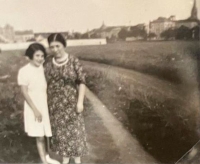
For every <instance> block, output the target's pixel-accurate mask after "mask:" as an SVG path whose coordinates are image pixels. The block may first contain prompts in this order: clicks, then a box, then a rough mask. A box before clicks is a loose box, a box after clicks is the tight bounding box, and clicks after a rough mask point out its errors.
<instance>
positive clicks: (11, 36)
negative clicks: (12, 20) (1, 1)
mask: <svg viewBox="0 0 200 164" xmlns="http://www.w3.org/2000/svg"><path fill="white" fill-rule="evenodd" d="M0 38H1V41H2V42H5V43H7V42H14V40H15V31H14V28H13V27H12V26H11V25H9V24H7V25H5V26H4V27H0Z"/></svg>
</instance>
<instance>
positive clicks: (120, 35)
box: [118, 28, 128, 40]
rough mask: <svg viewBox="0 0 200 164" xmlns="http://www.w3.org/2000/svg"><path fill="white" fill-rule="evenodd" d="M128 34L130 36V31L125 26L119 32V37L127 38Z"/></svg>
mask: <svg viewBox="0 0 200 164" xmlns="http://www.w3.org/2000/svg"><path fill="white" fill-rule="evenodd" d="M127 36H128V31H127V30H126V29H125V28H122V29H121V30H120V31H119V33H118V37H119V38H120V39H123V40H125V39H126V37H127Z"/></svg>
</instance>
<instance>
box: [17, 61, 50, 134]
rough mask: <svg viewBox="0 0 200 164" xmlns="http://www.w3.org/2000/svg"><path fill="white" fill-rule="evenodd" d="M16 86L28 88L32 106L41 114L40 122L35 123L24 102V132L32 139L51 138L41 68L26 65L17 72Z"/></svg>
mask: <svg viewBox="0 0 200 164" xmlns="http://www.w3.org/2000/svg"><path fill="white" fill-rule="evenodd" d="M18 85H25V86H28V94H29V96H30V98H31V100H32V101H33V103H34V105H35V106H36V107H37V109H38V110H39V111H40V112H41V114H42V122H38V121H35V116H34V113H33V111H32V109H31V108H30V106H29V105H28V104H27V102H26V101H25V102H24V126H25V132H26V133H27V134H28V135H29V136H32V137H42V136H47V137H51V136H52V132H51V125H50V120H49V112H48V105H47V92H46V90H47V84H46V80H45V76H44V69H43V66H40V67H35V66H33V65H31V64H30V63H28V64H27V65H25V66H24V67H22V68H21V69H20V70H19V73H18Z"/></svg>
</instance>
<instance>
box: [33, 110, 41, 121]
mask: <svg viewBox="0 0 200 164" xmlns="http://www.w3.org/2000/svg"><path fill="white" fill-rule="evenodd" d="M34 114H35V121H38V122H42V115H41V113H40V112H39V111H38V110H35V111H34Z"/></svg>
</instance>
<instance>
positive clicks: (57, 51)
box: [50, 41, 65, 58]
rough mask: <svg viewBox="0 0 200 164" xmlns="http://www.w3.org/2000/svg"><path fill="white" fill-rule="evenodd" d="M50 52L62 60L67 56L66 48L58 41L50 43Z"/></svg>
mask: <svg viewBox="0 0 200 164" xmlns="http://www.w3.org/2000/svg"><path fill="white" fill-rule="evenodd" d="M50 50H51V51H52V52H53V55H54V56H55V57H56V58H61V57H63V55H65V47H64V45H63V44H62V43H60V42H58V41H53V42H51V43H50Z"/></svg>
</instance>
